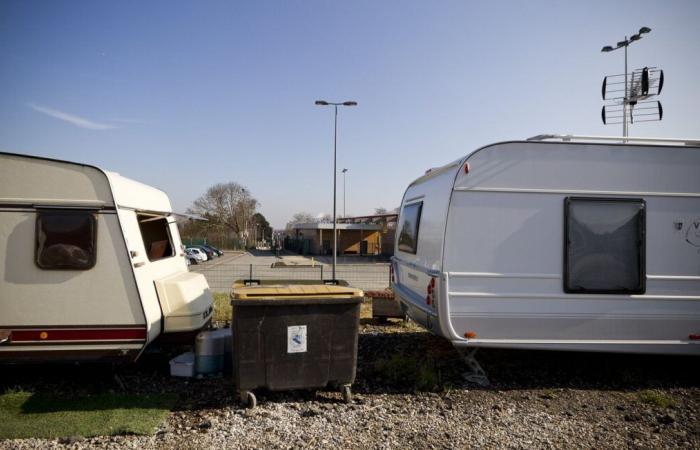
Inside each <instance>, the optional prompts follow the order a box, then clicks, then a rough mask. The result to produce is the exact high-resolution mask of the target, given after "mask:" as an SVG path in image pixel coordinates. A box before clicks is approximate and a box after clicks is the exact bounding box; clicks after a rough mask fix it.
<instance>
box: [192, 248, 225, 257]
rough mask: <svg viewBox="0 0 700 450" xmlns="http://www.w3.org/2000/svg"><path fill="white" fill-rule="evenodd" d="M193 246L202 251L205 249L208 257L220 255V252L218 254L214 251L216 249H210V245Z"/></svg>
mask: <svg viewBox="0 0 700 450" xmlns="http://www.w3.org/2000/svg"><path fill="white" fill-rule="evenodd" d="M192 248H197V249H199V250H200V251H203V252H204V253H206V255H207V258H209V259H214V258H216V257H217V256H219V255H218V254H216V253H215V252H214V250H212V249H210V248H209V246H207V245H193V246H192Z"/></svg>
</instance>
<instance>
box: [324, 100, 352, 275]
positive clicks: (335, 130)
mask: <svg viewBox="0 0 700 450" xmlns="http://www.w3.org/2000/svg"><path fill="white" fill-rule="evenodd" d="M315 104H316V105H318V106H333V108H334V109H335V122H334V127H333V282H335V266H336V264H337V262H338V230H337V228H338V221H337V217H336V191H337V188H336V186H337V175H338V165H337V159H338V106H357V102H353V101H347V102H340V103H335V102H327V101H325V100H316V102H315Z"/></svg>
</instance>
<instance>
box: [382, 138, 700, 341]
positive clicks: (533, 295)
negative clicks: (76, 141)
mask: <svg viewBox="0 0 700 450" xmlns="http://www.w3.org/2000/svg"><path fill="white" fill-rule="evenodd" d="M614 140H615V139H606V138H597V137H590V136H589V137H583V136H582V137H575V136H539V137H536V138H532V139H531V140H527V141H520V142H503V143H498V144H493V145H489V146H486V147H483V148H480V149H478V150H475V151H473V152H471V153H470V154H469V155H467V156H466V157H463V158H461V159H459V160H457V161H455V162H453V163H451V164H448V165H446V166H444V167H441V168H437V169H433V170H429V171H428V172H427V173H426V174H425V175H424V176H422V177H420V178H418V179H417V180H416V181H414V182H413V183H411V184H410V185H409V186H408V189H407V190H406V193H405V194H404V198H403V201H402V205H401V213H400V217H399V222H398V227H397V239H396V244H395V256H394V258H393V261H392V269H393V275H392V276H393V281H394V282H393V289H394V291H395V293H396V295H397V297H398V298H399V299H400V301H401V302H402V305H403V306H404V308H405V309H406V311H407V313H408V314H409V315H410V316H411V317H413V318H414V319H416V320H417V321H418V322H420V323H422V324H423V325H424V326H425V327H427V328H428V329H430V330H431V331H433V332H434V333H436V334H439V335H442V336H444V337H446V338H448V339H449V340H450V341H452V343H453V344H454V345H455V346H457V347H458V348H462V349H464V348H475V347H509V348H530V349H563V350H585V351H619V352H645V353H686V354H700V141H682V140H672V139H641V138H638V139H632V138H630V139H627V141H628V142H626V143H622V142H619V141H620V139H619V138H617V141H618V142H617V143H612V142H606V141H614ZM600 141H603V142H600Z"/></svg>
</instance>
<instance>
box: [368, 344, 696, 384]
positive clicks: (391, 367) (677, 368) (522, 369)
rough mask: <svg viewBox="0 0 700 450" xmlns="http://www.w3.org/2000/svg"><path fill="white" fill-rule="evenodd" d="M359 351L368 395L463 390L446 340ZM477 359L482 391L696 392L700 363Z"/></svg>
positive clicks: (461, 367) (628, 358) (532, 356)
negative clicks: (485, 383) (485, 380)
mask: <svg viewBox="0 0 700 450" xmlns="http://www.w3.org/2000/svg"><path fill="white" fill-rule="evenodd" d="M359 345H360V348H359V352H360V353H359V361H358V381H357V383H358V384H360V385H361V386H362V387H363V388H364V389H366V391H367V392H371V393H381V392H387V391H388V392H397V391H398V392H406V391H416V390H418V391H435V390H441V389H445V388H450V387H462V386H464V382H463V378H462V373H463V372H464V371H466V370H467V367H466V365H465V364H464V362H463V361H462V360H461V358H460V355H459V354H458V352H457V351H456V350H455V349H454V348H453V347H452V346H451V345H450V344H449V343H448V342H447V341H446V340H445V339H442V338H439V337H437V336H433V335H431V334H428V333H421V332H416V333H374V334H365V335H361V336H360V344H359ZM476 358H477V360H478V361H479V363H480V364H481V366H482V367H483V368H484V370H485V371H486V373H487V374H488V376H489V379H490V381H491V386H490V387H488V388H486V389H499V390H510V389H513V390H517V389H544V388H572V389H595V390H606V389H614V390H641V389H648V388H675V387H698V386H700V378H698V377H697V373H698V369H700V358H697V357H690V356H660V355H635V354H613V353H583V352H555V351H527V350H494V349H481V350H479V352H478V353H477V354H476ZM470 388H476V386H472V387H470Z"/></svg>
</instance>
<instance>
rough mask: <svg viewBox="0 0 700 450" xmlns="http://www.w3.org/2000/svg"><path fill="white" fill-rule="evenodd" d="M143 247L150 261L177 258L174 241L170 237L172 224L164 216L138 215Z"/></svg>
mask: <svg viewBox="0 0 700 450" xmlns="http://www.w3.org/2000/svg"><path fill="white" fill-rule="evenodd" d="M136 218H137V219H138V221H139V228H140V229H141V237H142V238H143V245H144V247H145V248H146V254H147V255H148V260H149V261H157V260H159V259H163V258H169V257H171V256H175V248H174V247H173V240H172V238H171V237H170V224H169V223H168V219H167V218H166V217H164V216H154V215H150V214H137V215H136Z"/></svg>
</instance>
